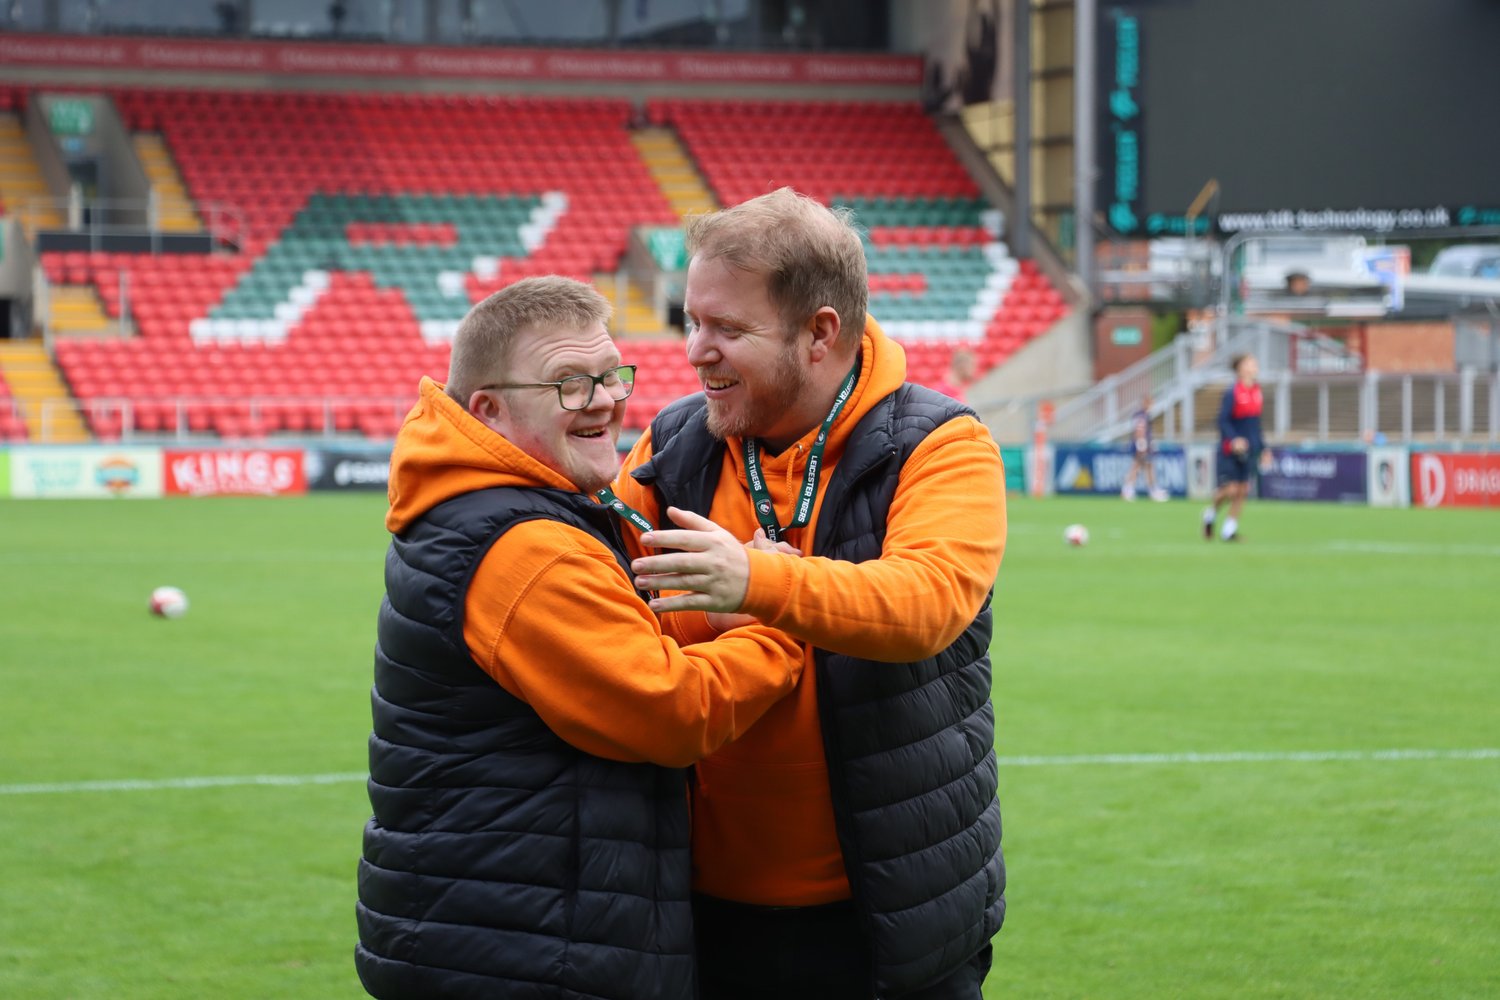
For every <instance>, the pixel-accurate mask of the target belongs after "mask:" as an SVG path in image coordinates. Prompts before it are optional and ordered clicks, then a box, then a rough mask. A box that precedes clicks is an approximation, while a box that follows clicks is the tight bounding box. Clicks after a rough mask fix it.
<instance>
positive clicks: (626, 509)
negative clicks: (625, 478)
mask: <svg viewBox="0 0 1500 1000" xmlns="http://www.w3.org/2000/svg"><path fill="white" fill-rule="evenodd" d="M594 496H596V497H598V498H599V502H600V503H602V504H604V506H606V507H608V508H609V509H610V510H611V511H613V512H614V513H615V515H616V516H618V517H620V518H621V519H623V520H626V521H629V522H630V523H631V524H633V525H635V526H636V527H637V528H640V529H641V530H642V531H650V530H651V522H650V521H648V520H646V518H645V515H643V514H642V513H641V512H640V511H638V510H636V509H635V508H634V507H630V506H628V505H627V504H626V503H625V501H624V500H621V499H620V498H619V497H617V496H615V494H614V491H613V490H611V489H609V487H607V486H606V487H605V488H604V489H602V490H599V491H598V492H597V493H595V494H594Z"/></svg>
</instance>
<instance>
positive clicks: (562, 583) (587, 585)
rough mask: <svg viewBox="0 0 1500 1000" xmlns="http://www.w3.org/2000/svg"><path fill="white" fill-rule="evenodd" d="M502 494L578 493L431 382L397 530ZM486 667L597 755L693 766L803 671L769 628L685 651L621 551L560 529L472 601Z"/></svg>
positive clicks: (506, 547)
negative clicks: (472, 499) (485, 493)
mask: <svg viewBox="0 0 1500 1000" xmlns="http://www.w3.org/2000/svg"><path fill="white" fill-rule="evenodd" d="M496 486H521V487H552V488H554V489H563V490H569V491H576V489H577V488H576V487H575V486H573V484H572V483H570V482H568V481H567V480H566V479H565V478H563V477H562V476H561V475H560V474H559V473H557V472H554V471H553V470H552V469H550V468H548V467H547V466H544V465H542V464H541V463H540V462H538V461H537V460H536V459H534V458H532V457H531V456H530V455H527V454H526V453H525V452H523V451H521V450H520V449H519V448H517V447H516V446H515V445H513V444H511V443H510V442H509V441H507V440H506V439H505V438H504V437H502V436H500V435H499V434H497V433H495V432H494V431H492V430H491V429H490V428H488V427H486V426H485V425H484V424H483V423H481V422H480V421H479V420H477V419H475V418H474V417H473V416H472V415H471V414H470V413H468V411H466V410H465V409H464V408H463V407H461V406H460V405H459V404H458V403H456V402H454V401H453V400H452V399H451V398H450V397H449V396H448V395H447V394H446V393H445V392H443V388H442V386H440V385H438V384H437V383H436V382H434V381H432V380H431V379H427V378H424V379H423V380H422V384H421V390H420V395H419V399H418V402H417V405H416V406H415V407H413V409H412V411H411V413H409V414H408V415H407V417H406V421H405V423H404V424H403V425H402V427H401V431H400V434H399V435H398V436H397V438H396V447H395V450H394V452H393V453H392V455H391V478H390V491H389V492H390V510H389V512H388V513H387V514H386V519H385V523H386V528H387V529H389V530H390V531H391V533H392V534H398V535H399V534H400V533H401V532H403V531H404V530H405V529H406V528H407V526H408V525H410V524H411V523H412V522H413V521H415V520H416V519H417V518H419V517H421V516H422V515H423V514H424V513H425V512H427V511H428V510H431V509H432V508H433V507H435V506H437V505H438V504H439V503H442V502H443V501H444V500H448V499H451V498H453V497H455V496H458V495H460V494H464V493H471V492H474V491H476V490H483V489H489V488H491V487H496ZM464 640H465V642H466V643H467V645H468V647H469V652H470V654H471V655H472V656H473V657H474V659H475V661H476V662H478V664H479V665H480V666H481V667H482V668H483V669H484V670H485V671H486V672H487V673H488V674H489V675H490V676H491V677H493V678H494V679H495V681H496V682H497V683H498V684H499V685H500V686H501V687H503V688H505V690H507V691H509V692H510V693H511V694H513V695H515V696H516V697H517V698H520V699H521V700H523V701H525V702H526V703H527V704H529V705H530V706H531V707H532V708H534V709H535V710H536V712H537V714H538V715H540V716H541V717H542V720H543V721H544V722H546V724H547V726H548V727H549V728H550V729H552V731H553V732H555V733H557V734H558V735H559V736H561V737H562V738H563V739H565V740H567V741H568V742H569V743H571V744H573V745H574V746H576V747H578V748H579V749H580V750H584V751H586V752H588V753H592V754H595V755H597V756H600V757H608V758H611V759H613V760H623V761H650V762H652V763H656V764H663V765H666V766H669V767H685V766H687V765H689V764H691V763H692V762H693V761H695V760H697V759H698V758H700V757H702V756H703V755H704V754H707V753H709V752H711V751H713V750H716V749H717V748H719V747H721V746H723V745H724V744H725V743H727V742H728V741H730V740H732V739H734V738H735V737H737V736H739V735H740V734H741V733H743V732H744V731H745V729H746V728H748V727H749V726H750V724H751V723H753V722H754V721H755V720H756V719H758V718H760V716H761V715H762V714H763V713H764V712H765V711H766V709H768V708H769V707H770V706H771V705H772V704H773V703H774V702H775V701H776V700H777V699H778V698H780V697H782V696H783V695H785V694H786V693H787V692H788V691H790V690H791V689H792V687H793V685H795V684H796V681H797V677H798V676H799V674H800V673H801V670H802V663H803V657H802V652H801V650H800V649H799V648H798V646H797V644H796V643H795V642H794V641H793V640H791V639H789V638H788V637H786V636H785V635H783V634H781V633H779V632H776V631H773V630H771V629H768V628H764V627H759V626H757V627H750V628H739V629H733V630H731V631H729V632H726V633H724V636H723V637H722V638H721V639H719V640H718V641H716V642H712V643H707V644H703V645H698V646H689V647H686V648H684V647H681V646H679V644H678V643H677V642H676V641H675V640H673V639H671V638H669V637H667V636H664V635H663V634H662V631H661V627H660V625H659V623H658V621H657V618H656V616H655V615H654V614H653V613H652V612H651V610H650V608H648V607H647V606H646V603H645V601H643V600H642V599H641V597H640V595H639V594H638V593H637V592H636V590H635V587H634V585H633V584H632V583H631V580H630V578H629V576H628V575H627V574H626V573H625V571H624V569H623V568H622V567H621V566H620V563H619V561H618V560H617V559H616V558H615V556H614V554H613V553H612V552H611V551H610V550H609V549H608V548H606V547H605V546H603V545H601V544H600V543H599V541H598V540H597V539H595V538H594V537H592V536H591V535H588V534H585V533H584V532H581V531H579V530H577V529H576V528H573V527H571V526H569V525H565V524H561V523H559V522H557V521H546V520H535V521H523V522H521V523H520V524H517V525H515V526H513V527H512V528H511V529H510V530H508V531H507V532H506V533H505V534H504V535H502V536H501V537H500V540H499V541H497V542H496V543H495V545H494V546H493V547H492V548H491V549H490V551H489V552H488V553H487V554H486V555H485V556H484V557H483V559H481V561H480V563H479V566H478V568H477V570H476V571H475V573H474V577H473V580H472V581H471V583H470V585H469V593H468V597H467V598H466V599H465V602H464Z"/></svg>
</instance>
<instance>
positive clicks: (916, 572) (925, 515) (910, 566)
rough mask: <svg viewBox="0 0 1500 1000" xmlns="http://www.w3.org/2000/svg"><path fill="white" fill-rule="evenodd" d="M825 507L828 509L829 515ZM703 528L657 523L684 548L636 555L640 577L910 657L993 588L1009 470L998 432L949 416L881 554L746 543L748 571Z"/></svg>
mask: <svg viewBox="0 0 1500 1000" xmlns="http://www.w3.org/2000/svg"><path fill="white" fill-rule="evenodd" d="M819 516H822V514H820V515H819ZM700 533H703V534H709V533H708V532H706V531H703V532H700V531H697V530H694V529H677V530H674V531H660V530H658V531H656V532H653V535H654V536H655V541H656V544H658V545H661V546H662V547H664V548H671V549H681V550H682V551H678V552H666V553H662V554H660V555H653V556H648V557H644V558H641V559H637V560H635V562H634V563H633V564H632V568H633V569H635V571H636V573H637V577H638V581H639V582H641V583H649V584H651V585H653V586H660V587H661V588H662V589H681V590H690V591H692V592H693V593H692V594H689V595H683V596H681V597H672V598H667V599H664V600H670V601H674V602H675V601H681V602H682V603H681V604H678V605H674V606H680V607H698V608H705V609H712V610H724V611H742V612H745V613H748V614H752V615H755V616H756V617H757V618H759V619H760V620H761V621H763V622H765V623H766V624H768V625H773V626H775V627H777V628H781V629H784V630H786V631H787V632H789V633H790V634H792V635H794V636H796V637H798V638H799V639H804V640H806V641H808V642H810V643H812V644H813V645H816V646H819V647H822V648H824V649H829V650H833V651H835V652H840V653H847V654H850V655H854V656H860V657H864V658H868V659H875V660H884V661H889V662H904V661H908V660H915V659H921V658H923V657H926V656H931V655H933V654H934V653H936V652H937V651H939V650H941V649H943V648H945V647H946V646H947V645H949V644H950V643H951V642H953V640H954V639H956V638H957V637H958V635H959V633H960V632H962V631H963V629H964V628H965V627H966V626H967V625H968V623H969V622H970V621H972V620H973V618H974V615H975V614H977V613H978V611H979V608H980V607H981V606H982V605H983V603H984V600H985V597H986V595H987V594H988V593H989V590H990V588H991V587H992V586H993V585H994V582H995V574H996V572H997V571H998V569H999V567H1000V559H1001V556H1002V555H1003V553H1004V548H1005V470H1004V467H1003V466H1002V464H1001V461H1000V453H999V449H998V448H997V447H996V446H995V443H994V441H993V439H991V437H990V435H989V432H988V431H987V430H986V429H985V428H984V427H983V425H981V424H979V423H978V421H975V420H973V419H970V418H961V419H958V420H953V421H949V422H948V423H947V424H944V425H943V426H942V427H940V428H938V429H937V430H936V431H934V432H933V433H932V434H931V435H929V437H928V439H927V440H926V441H925V442H923V444H922V446H921V447H919V448H918V449H917V450H916V451H915V452H914V453H913V454H912V456H911V457H910V458H909V459H908V461H907V463H906V466H905V467H904V468H903V469H902V470H901V476H900V481H899V483H898V485H897V488H896V493H895V496H894V498H893V499H892V502H891V510H890V514H889V517H888V520H887V523H886V532H885V542H884V545H883V547H882V551H881V555H880V558H878V559H872V560H869V561H867V562H862V563H852V562H846V561H843V560H837V559H827V558H821V557H817V556H808V557H804V558H791V557H788V556H786V555H783V554H780V553H775V552H765V551H758V550H756V549H754V548H750V549H747V550H745V552H744V556H745V559H746V562H747V564H748V572H749V579H748V584H747V585H746V587H745V590H744V596H743V599H742V600H740V601H739V602H738V603H731V601H733V600H734V598H735V595H736V594H738V593H739V590H738V587H739V577H738V574H739V572H740V567H739V564H738V563H737V562H735V561H734V560H732V559H730V557H729V555H728V553H727V545H726V544H725V543H724V542H723V541H722V540H715V539H712V538H704V539H703V540H701V542H699V543H698V544H699V546H700V547H699V548H696V549H695V548H689V545H690V544H692V542H691V540H690V538H691V536H693V535H697V534H700Z"/></svg>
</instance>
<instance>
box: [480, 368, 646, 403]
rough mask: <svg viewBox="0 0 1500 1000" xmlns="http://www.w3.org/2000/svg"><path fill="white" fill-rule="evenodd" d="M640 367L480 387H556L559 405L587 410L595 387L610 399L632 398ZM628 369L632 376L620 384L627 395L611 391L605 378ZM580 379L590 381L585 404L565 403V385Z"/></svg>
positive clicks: (592, 398)
mask: <svg viewBox="0 0 1500 1000" xmlns="http://www.w3.org/2000/svg"><path fill="white" fill-rule="evenodd" d="M638 367H640V366H639V365H615V366H614V367H613V368H609V369H606V370H605V371H603V372H600V373H599V374H598V375H569V376H568V377H567V378H564V379H558V380H557V381H556V382H495V383H492V384H490V385H482V386H480V387H479V388H480V389H481V390H483V389H556V390H557V405H558V406H561V407H562V408H563V409H565V410H567V411H568V412H569V413H577V412H578V411H579V410H586V409H588V408H589V404H590V403H592V402H593V401H594V390H595V389H603V390H604V394H605V395H606V396H608V397H609V398H610V399H613V400H614V401H615V402H616V403H622V402H624V401H625V400H627V399H629V398H630V394H631V393H632V392H635V371H636V369H637V368H638ZM626 371H628V372H629V373H630V378H629V379H628V380H627V379H625V378H621V379H620V384H621V385H623V386H625V395H623V396H616V395H615V394H614V393H612V392H610V391H609V387H608V386H606V385H605V384H604V380H605V379H607V378H609V377H610V376H611V375H615V376H618V375H619V374H620V373H621V372H626ZM580 381H586V382H588V383H589V394H588V395H587V396H586V397H584V400H583V405H582V406H569V405H568V404H567V403H565V402H564V401H563V386H565V385H567V384H568V383H569V382H573V383H577V382H580Z"/></svg>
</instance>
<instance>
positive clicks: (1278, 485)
mask: <svg viewBox="0 0 1500 1000" xmlns="http://www.w3.org/2000/svg"><path fill="white" fill-rule="evenodd" d="M1273 456H1274V461H1273V462H1272V464H1271V468H1270V469H1268V470H1267V471H1265V472H1262V473H1261V474H1260V488H1259V496H1260V497H1261V498H1263V499H1266V500H1322V501H1326V502H1329V503H1364V502H1365V501H1366V499H1368V497H1369V495H1370V494H1369V479H1368V465H1369V456H1367V455H1366V454H1365V453H1364V452H1363V451H1294V450H1284V451H1275V452H1273Z"/></svg>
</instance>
